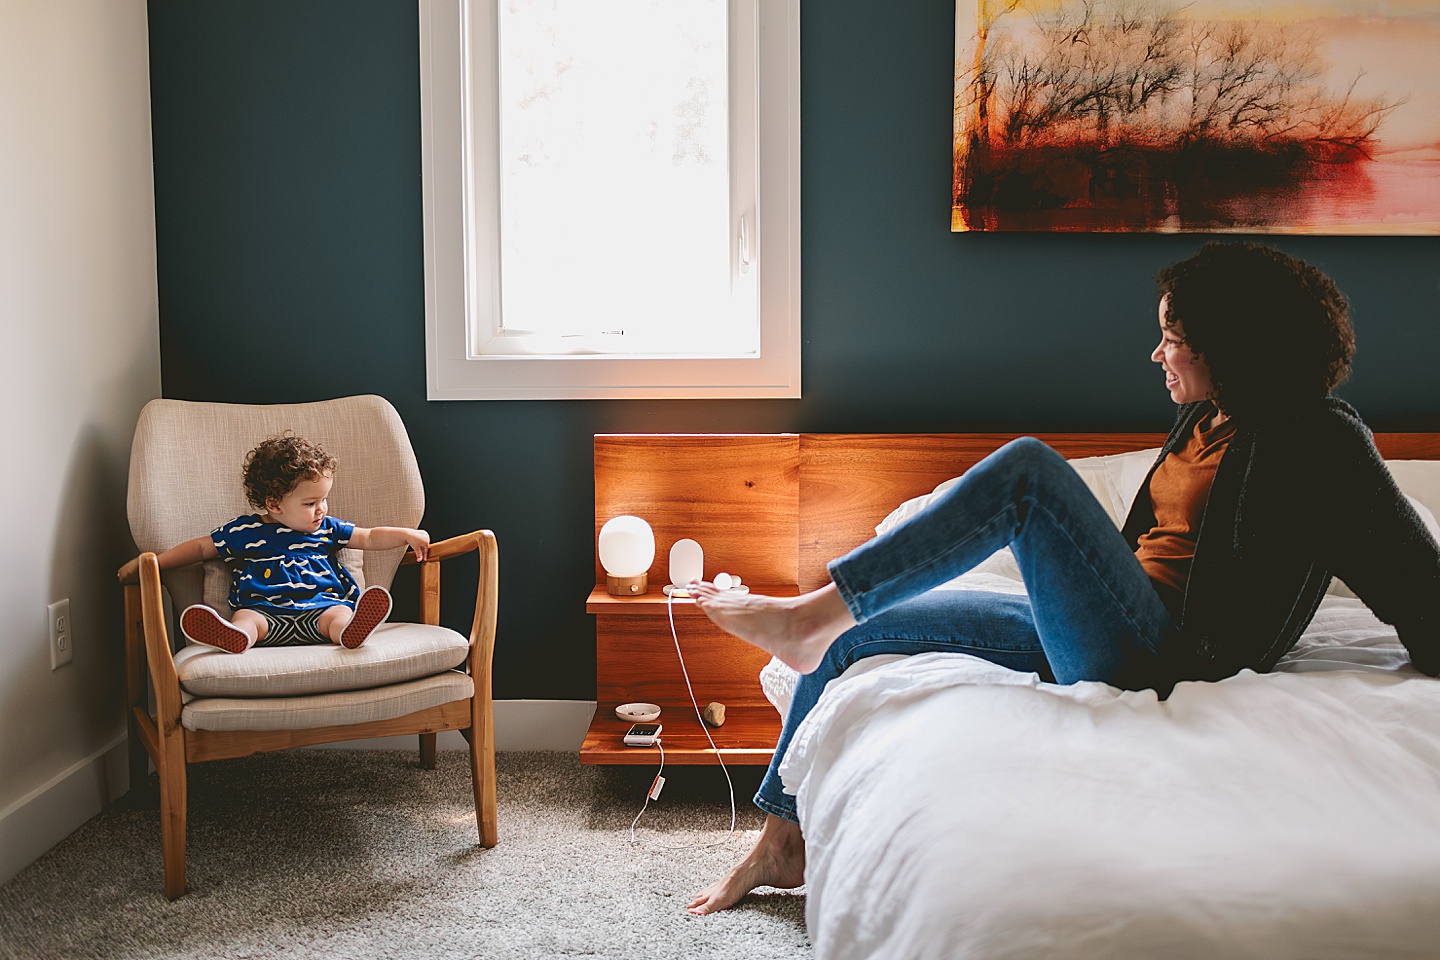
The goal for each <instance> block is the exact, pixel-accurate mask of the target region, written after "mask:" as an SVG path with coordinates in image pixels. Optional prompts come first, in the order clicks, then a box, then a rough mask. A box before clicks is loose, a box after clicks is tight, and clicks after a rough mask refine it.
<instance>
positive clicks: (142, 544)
mask: <svg viewBox="0 0 1440 960" xmlns="http://www.w3.org/2000/svg"><path fill="white" fill-rule="evenodd" d="M286 430H293V431H295V433H297V434H299V435H300V436H302V437H304V438H306V439H307V440H310V441H311V442H313V443H318V444H320V445H321V446H323V447H324V448H325V450H326V451H327V452H329V453H330V454H332V455H333V456H334V457H336V458H337V459H338V460H339V461H340V465H339V467H338V469H337V470H336V472H335V486H334V487H333V488H332V489H331V491H330V512H331V514H332V515H334V516H335V517H338V518H339V519H341V520H348V521H350V522H351V523H354V524H358V525H359V526H362V527H377V526H401V527H413V526H416V525H417V524H418V523H419V522H420V518H421V516H422V515H423V514H424V512H425V494H424V491H423V489H422V488H421V485H420V469H419V466H418V465H417V464H416V462H415V452H414V450H413V449H412V448H411V446H410V439H409V437H408V436H406V433H405V425H404V424H403V423H401V421H400V415H399V414H397V413H396V412H395V408H394V407H392V406H391V405H390V404H389V403H388V402H387V401H385V400H384V399H383V398H381V397H375V396H360V397H344V398H342V399H339V400H323V401H320V402H317V403H291V404H272V405H249V404H231V403H191V402H188V401H184V400H152V401H150V403H148V404H146V405H145V409H144V410H142V411H141V413H140V422H139V423H138V424H137V425H136V427H135V441H134V443H133V444H132V446H131V450H130V487H129V499H128V509H129V515H130V532H131V534H132V535H133V536H134V538H135V544H136V545H137V546H138V547H139V548H140V550H141V552H144V551H154V552H156V553H159V552H161V551H162V550H165V549H167V548H169V547H173V546H175V545H176V544H177V543H182V542H184V541H186V540H190V539H193V538H195V537H200V536H205V535H207V534H209V533H210V531H212V530H214V529H215V528H216V527H218V526H219V525H220V524H222V523H224V522H225V521H227V520H231V519H233V518H235V517H238V516H241V515H243V514H247V513H253V512H254V510H255V508H254V507H252V506H250V504H248V503H247V502H246V500H245V490H244V487H243V486H242V484H241V481H240V475H241V467H242V465H243V464H244V462H245V455H246V454H247V453H249V452H250V451H251V450H252V449H254V447H255V445H256V444H258V443H259V442H260V441H261V440H264V439H265V438H266V437H269V436H273V435H275V434H279V433H283V432H284V431H286ZM404 552H405V551H404V549H403V548H396V549H394V550H384V551H370V553H369V554H368V555H367V556H365V557H364V564H363V568H364V569H363V570H362V569H361V566H362V565H361V563H360V558H361V554H360V553H359V551H355V550H346V551H342V552H341V560H342V562H344V563H345V565H346V566H347V567H349V568H350V570H351V572H353V573H355V574H356V578H357V579H363V581H364V583H367V584H371V585H379V586H382V587H389V586H390V581H391V578H392V577H393V576H394V575H395V568H396V567H397V566H398V565H399V563H400V558H401V556H403V555H404ZM204 566H205V567H207V568H210V569H209V570H207V571H206V572H205V573H202V571H201V568H200V567H188V568H182V569H177V570H170V571H166V574H165V586H166V587H167V588H168V589H169V591H170V596H171V599H172V600H173V601H174V603H175V607H176V609H177V610H183V609H184V608H185V607H187V606H189V605H190V604H192V603H199V602H202V596H203V598H204V599H203V602H205V603H208V604H210V605H211V606H212V607H214V608H215V609H217V610H220V611H222V612H224V611H225V610H226V609H227V608H226V594H227V592H228V590H229V582H230V581H229V574H228V571H227V570H226V568H225V566H224V564H222V563H221V562H219V561H212V562H210V563H207V564H204Z"/></svg>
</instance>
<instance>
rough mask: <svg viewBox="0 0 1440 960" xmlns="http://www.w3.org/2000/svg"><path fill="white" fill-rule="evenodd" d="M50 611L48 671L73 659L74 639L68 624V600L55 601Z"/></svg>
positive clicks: (58, 667) (71, 628)
mask: <svg viewBox="0 0 1440 960" xmlns="http://www.w3.org/2000/svg"><path fill="white" fill-rule="evenodd" d="M46 609H48V610H49V611H50V669H51V670H59V669H60V668H61V667H63V666H65V664H67V663H69V662H70V661H71V660H73V659H75V643H74V640H75V637H74V633H73V627H72V626H71V623H70V600H69V598H68V597H67V598H66V599H64V600H57V601H55V602H54V603H52V604H50V606H49V607H47V608H46Z"/></svg>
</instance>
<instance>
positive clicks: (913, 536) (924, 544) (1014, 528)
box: [755, 437, 1183, 821]
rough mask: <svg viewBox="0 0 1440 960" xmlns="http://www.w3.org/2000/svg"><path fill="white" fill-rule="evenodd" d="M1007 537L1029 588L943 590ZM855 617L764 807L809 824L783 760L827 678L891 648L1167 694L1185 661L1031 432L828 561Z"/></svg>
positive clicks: (1108, 523)
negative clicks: (1020, 592)
mask: <svg viewBox="0 0 1440 960" xmlns="http://www.w3.org/2000/svg"><path fill="white" fill-rule="evenodd" d="M1006 546H1008V547H1010V548H1011V551H1012V552H1013V553H1014V554H1015V559H1016V562H1017V563H1018V564H1019V567H1020V573H1021V575H1022V576H1023V577H1024V579H1025V586H1026V590H1027V592H1028V594H1029V596H1028V597H1027V596H1011V595H1008V594H998V593H987V592H983V591H972V590H937V591H931V588H932V587H936V586H939V585H940V584H942V583H945V582H947V581H949V580H951V579H953V578H955V577H957V576H959V575H960V574H962V573H964V572H965V571H967V570H969V569H970V568H972V567H974V566H975V565H976V564H978V563H980V562H981V561H982V560H984V559H985V558H987V557H989V556H990V555H991V554H993V553H994V552H995V551H997V550H999V549H1001V548H1003V547H1006ZM829 570H830V577H831V579H832V580H833V581H834V582H835V586H836V587H837V588H838V589H839V591H840V596H841V597H842V598H843V599H844V601H845V605H846V606H847V607H848V608H849V609H850V613H851V615H852V616H854V618H855V620H856V622H857V626H855V627H853V628H851V629H850V630H848V631H846V632H845V633H844V634H842V635H841V636H840V638H839V639H837V640H836V641H835V642H834V643H832V644H831V645H830V649H829V650H828V651H827V652H826V654H825V659H824V660H823V661H822V662H821V664H820V666H819V667H817V668H816V669H815V671H814V672H813V673H808V674H805V675H804V676H802V677H800V679H799V682H798V683H797V685H796V687H795V696H794V698H793V699H792V700H791V702H790V710H789V713H788V714H787V715H786V717H785V724H784V726H783V727H782V728H781V731H780V740H779V742H778V743H777V744H776V746H775V756H774V758H773V759H772V760H771V761H770V769H769V770H768V771H767V772H766V774H765V777H764V779H763V780H762V781H761V783H760V789H759V791H758V792H757V793H756V794H755V804H756V806H758V807H760V809H762V810H764V811H765V812H767V813H773V814H774V815H776V816H777V817H784V818H785V819H787V820H792V821H798V816H797V814H796V811H795V798H794V797H792V796H787V795H786V794H785V793H784V792H783V790H782V789H781V781H780V775H779V774H778V772H777V770H778V768H779V766H780V762H781V760H782V759H783V758H784V756H785V751H786V750H787V749H788V748H789V746H790V739H791V737H792V736H793V735H794V733H795V730H796V728H797V727H799V726H800V722H801V721H802V720H804V719H805V717H806V716H807V715H808V714H809V713H810V711H811V710H812V709H814V707H815V704H816V702H817V701H818V700H819V699H820V694H821V693H822V692H823V691H824V689H825V685H826V684H827V683H829V682H830V681H831V680H833V679H835V678H836V677H838V676H839V675H840V674H841V673H843V672H844V671H845V670H846V668H848V667H849V666H850V665H851V664H853V663H854V662H855V661H857V660H860V659H861V658H863V657H869V656H874V655H875V654H882V653H892V654H893V653H900V654H915V653H929V652H932V651H949V652H953V653H968V654H971V655H973V656H977V657H983V658H985V659H986V660H989V661H991V662H993V663H998V664H1000V665H1002V666H1005V667H1009V668H1011V669H1012V670H1021V671H1033V672H1035V673H1038V674H1039V675H1040V677H1041V678H1042V679H1044V680H1047V681H1053V682H1055V683H1075V682H1076V681H1079V680H1102V681H1104V682H1106V683H1109V684H1112V685H1114V686H1117V687H1121V688H1123V689H1126V690H1143V689H1146V688H1151V687H1153V688H1155V689H1156V690H1158V691H1159V692H1160V694H1161V696H1166V695H1168V694H1169V692H1170V688H1171V687H1172V686H1173V685H1174V683H1175V681H1176V680H1177V679H1179V678H1180V674H1181V673H1182V672H1183V668H1182V667H1180V666H1178V665H1177V664H1178V661H1177V649H1176V648H1177V647H1178V646H1179V644H1178V642H1177V641H1178V637H1177V632H1176V630H1175V629H1174V627H1173V626H1172V623H1171V615H1170V612H1169V610H1167V609H1166V607H1165V604H1164V603H1163V602H1162V601H1161V599H1160V595H1159V594H1158V593H1156V592H1155V588H1154V586H1153V585H1152V584H1151V582H1150V579H1149V577H1147V576H1146V575H1145V571H1144V570H1143V569H1142V568H1141V566H1140V562H1139V561H1138V560H1137V559H1136V558H1135V546H1134V544H1129V543H1126V542H1125V538H1124V537H1123V536H1121V534H1120V531H1119V530H1117V529H1116V528H1115V524H1114V522H1113V521H1112V520H1111V519H1110V517H1109V515H1108V514H1106V512H1105V510H1104V508H1103V507H1101V506H1100V504H1099V502H1098V501H1097V500H1096V499H1095V497H1094V495H1093V494H1091V493H1090V489H1089V488H1088V487H1086V486H1085V481H1083V480H1081V479H1080V476H1079V474H1077V473H1076V472H1075V471H1074V469H1073V468H1071V467H1070V465H1069V464H1067V463H1066V462H1065V460H1064V459H1063V458H1062V457H1061V456H1060V455H1059V454H1057V453H1056V452H1055V451H1054V450H1052V449H1050V448H1049V447H1047V446H1046V445H1045V444H1043V443H1041V442H1040V441H1039V440H1036V439H1034V438H1033V437H1024V438H1021V439H1019V440H1015V441H1012V442H1011V443H1008V444H1006V445H1005V446H1003V447H1001V448H1000V449H999V450H997V451H995V452H994V453H992V454H991V455H990V456H988V457H986V458H985V459H984V460H982V461H980V462H979V463H977V464H976V465H975V466H974V467H972V468H971V469H970V470H968V471H967V472H966V473H965V476H964V477H963V478H962V479H961V480H960V482H959V483H957V484H956V485H955V486H953V487H952V488H950V490H948V491H947V492H946V493H945V494H944V495H942V496H941V497H939V498H937V499H936V500H935V501H934V502H933V503H931V504H930V505H929V506H928V507H927V508H926V509H925V510H924V511H923V512H921V513H919V514H917V515H916V516H915V517H912V518H911V519H910V520H909V521H907V522H906V523H904V524H902V525H900V526H899V527H897V528H895V529H894V530H892V531H890V532H889V533H887V534H885V535H884V536H880V537H876V538H875V539H873V540H870V541H868V542H867V543H864V544H862V545H861V546H859V547H856V548H855V549H854V550H852V551H851V552H850V553H848V554H846V555H845V556H843V557H841V558H840V559H838V560H834V561H831V563H830V566H829Z"/></svg>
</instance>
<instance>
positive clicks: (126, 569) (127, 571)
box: [115, 557, 140, 583]
mask: <svg viewBox="0 0 1440 960" xmlns="http://www.w3.org/2000/svg"><path fill="white" fill-rule="evenodd" d="M139 574H140V558H139V557H136V558H135V559H133V560H129V561H126V563H125V564H124V565H123V566H122V567H121V568H120V569H119V570H118V571H116V573H115V579H117V580H119V581H120V582H121V583H124V582H125V581H127V580H134V579H135V578H136V577H137V576H139Z"/></svg>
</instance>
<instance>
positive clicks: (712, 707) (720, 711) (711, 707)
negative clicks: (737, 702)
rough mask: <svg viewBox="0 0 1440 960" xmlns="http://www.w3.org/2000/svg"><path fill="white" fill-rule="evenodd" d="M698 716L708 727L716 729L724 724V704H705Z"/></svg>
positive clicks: (715, 702) (711, 702) (714, 702)
mask: <svg viewBox="0 0 1440 960" xmlns="http://www.w3.org/2000/svg"><path fill="white" fill-rule="evenodd" d="M700 716H701V718H702V719H704V721H705V722H706V723H707V724H709V725H710V726H712V727H718V726H720V725H722V724H723V723H724V722H725V704H723V703H719V702H717V701H714V700H712V701H710V702H709V703H707V704H705V709H704V710H703V711H701V713H700Z"/></svg>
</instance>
